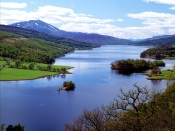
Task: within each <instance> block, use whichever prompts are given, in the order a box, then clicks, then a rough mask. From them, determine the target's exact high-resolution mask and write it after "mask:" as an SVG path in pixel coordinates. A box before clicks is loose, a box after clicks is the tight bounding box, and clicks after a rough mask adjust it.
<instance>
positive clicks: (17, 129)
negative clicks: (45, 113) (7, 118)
mask: <svg viewBox="0 0 175 131" xmlns="http://www.w3.org/2000/svg"><path fill="white" fill-rule="evenodd" d="M4 126H5V124H2V125H0V131H3V130H4ZM6 131H24V126H22V125H20V124H18V125H14V126H13V125H8V127H7V128H6Z"/></svg>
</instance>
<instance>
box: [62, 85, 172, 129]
mask: <svg viewBox="0 0 175 131" xmlns="http://www.w3.org/2000/svg"><path fill="white" fill-rule="evenodd" d="M134 87H135V88H134V89H133V90H130V91H128V92H124V91H123V90H121V95H119V96H118V98H116V99H115V100H114V101H113V102H111V103H110V104H109V105H108V106H102V108H97V109H94V110H92V111H89V110H84V111H83V113H82V115H80V116H79V117H77V118H76V119H74V121H73V123H68V124H66V125H65V130H66V131H86V130H90V131H108V130H109V131H160V130H161V131H165V130H166V131H173V130H175V125H174V123H175V83H173V84H172V85H170V86H169V87H168V88H167V89H166V90H165V92H164V93H161V92H156V91H154V90H153V89H152V90H150V89H148V88H146V87H143V88H140V87H139V86H137V85H136V84H135V85H134Z"/></svg>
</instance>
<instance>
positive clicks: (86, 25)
mask: <svg viewBox="0 0 175 131" xmlns="http://www.w3.org/2000/svg"><path fill="white" fill-rule="evenodd" d="M0 7H1V8H0V11H1V16H0V17H1V18H0V22H1V24H12V23H16V22H20V21H28V20H38V19H39V20H42V21H44V22H47V23H49V24H51V25H54V26H56V27H57V28H59V29H62V30H65V31H74V32H86V33H98V34H103V35H109V36H114V37H118V38H126V39H142V38H149V37H152V36H158V35H167V34H175V0H108V1H107V0H42V1H39V0H35V1H34V0H33V1H32V0H31V1H30V0H1V3H0Z"/></svg>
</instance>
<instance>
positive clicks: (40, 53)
mask: <svg viewBox="0 0 175 131" xmlns="http://www.w3.org/2000/svg"><path fill="white" fill-rule="evenodd" d="M0 39H1V41H0V42H1V44H0V56H2V57H7V58H12V59H16V60H20V61H27V62H41V63H48V64H51V63H53V62H54V58H55V57H60V56H63V55H64V54H65V53H68V52H71V51H73V48H71V47H69V46H66V45H61V44H55V43H53V42H48V41H44V40H41V39H35V38H23V37H20V36H17V35H15V34H14V35H13V34H12V33H7V32H3V31H0Z"/></svg>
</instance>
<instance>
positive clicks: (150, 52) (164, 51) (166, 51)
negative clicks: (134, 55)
mask: <svg viewBox="0 0 175 131" xmlns="http://www.w3.org/2000/svg"><path fill="white" fill-rule="evenodd" d="M140 57H142V58H155V59H162V58H167V57H175V47H173V46H159V47H155V48H150V49H147V50H145V51H143V52H142V53H141V54H140Z"/></svg>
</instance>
